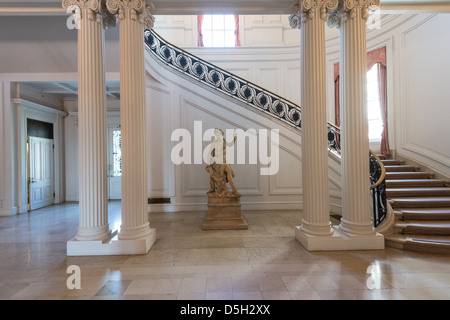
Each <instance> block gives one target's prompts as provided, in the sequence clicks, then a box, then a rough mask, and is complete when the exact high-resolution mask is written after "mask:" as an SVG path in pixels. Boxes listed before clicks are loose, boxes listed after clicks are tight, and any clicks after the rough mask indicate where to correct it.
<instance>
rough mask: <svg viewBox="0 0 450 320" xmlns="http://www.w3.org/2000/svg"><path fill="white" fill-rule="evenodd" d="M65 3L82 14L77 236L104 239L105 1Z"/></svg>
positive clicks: (72, 0)
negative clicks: (102, 14)
mask: <svg viewBox="0 0 450 320" xmlns="http://www.w3.org/2000/svg"><path fill="white" fill-rule="evenodd" d="M63 6H64V7H65V8H68V7H70V6H75V7H74V11H76V13H77V14H78V13H79V14H80V16H79V18H81V20H80V21H79V24H78V153H79V154H78V161H79V162H78V165H79V169H78V170H79V227H78V233H77V235H76V236H75V239H74V240H75V241H96V240H100V241H102V240H105V239H107V238H109V237H111V232H110V229H109V224H108V203H107V171H106V170H107V169H106V156H107V151H106V105H105V102H106V101H105V99H106V93H105V92H106V91H105V90H106V89H105V67H104V66H105V62H104V30H103V24H102V18H101V13H102V4H101V0H92V1H88V2H86V1H81V0H65V1H63ZM75 9H76V10H75ZM78 10H79V11H78ZM68 248H69V247H68ZM68 251H70V250H69V249H68ZM69 254H70V252H69Z"/></svg>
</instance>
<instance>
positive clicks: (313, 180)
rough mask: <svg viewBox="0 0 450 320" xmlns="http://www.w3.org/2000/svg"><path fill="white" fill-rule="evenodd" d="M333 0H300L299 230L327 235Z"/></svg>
mask: <svg viewBox="0 0 450 320" xmlns="http://www.w3.org/2000/svg"><path fill="white" fill-rule="evenodd" d="M337 5H338V1H337V0H328V1H303V0H302V1H300V2H299V9H300V11H299V13H300V15H301V18H300V19H299V20H300V21H299V22H300V23H301V24H300V29H301V105H302V179H303V219H302V225H301V226H300V228H299V230H300V232H303V233H305V234H307V235H315V236H329V235H331V234H332V233H333V230H332V228H331V222H330V208H329V204H330V201H329V191H328V139H327V117H326V70H325V68H326V65H325V21H326V20H327V18H328V15H327V13H328V11H329V10H332V9H336V7H337Z"/></svg>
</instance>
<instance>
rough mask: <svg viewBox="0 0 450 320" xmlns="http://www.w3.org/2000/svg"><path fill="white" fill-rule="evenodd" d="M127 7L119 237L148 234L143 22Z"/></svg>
mask: <svg viewBox="0 0 450 320" xmlns="http://www.w3.org/2000/svg"><path fill="white" fill-rule="evenodd" d="M131 10H133V9H129V8H124V9H123V13H124V18H123V19H121V21H120V97H121V101H120V104H121V105H120V109H121V110H120V121H121V130H122V226H121V231H120V233H119V239H137V238H141V237H145V236H147V235H148V234H149V233H150V231H151V229H150V228H149V220H148V209H147V208H148V194H147V184H148V175H147V143H146V135H147V133H146V112H145V108H146V106H145V66H144V35H143V25H142V23H140V22H139V20H138V19H132V17H131Z"/></svg>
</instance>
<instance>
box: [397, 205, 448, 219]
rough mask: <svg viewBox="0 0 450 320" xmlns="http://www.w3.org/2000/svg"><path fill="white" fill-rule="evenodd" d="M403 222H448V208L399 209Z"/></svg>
mask: <svg viewBox="0 0 450 320" xmlns="http://www.w3.org/2000/svg"><path fill="white" fill-rule="evenodd" d="M398 212H400V214H401V215H402V218H403V220H450V207H449V208H423V209H400V210H398Z"/></svg>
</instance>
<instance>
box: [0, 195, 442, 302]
mask: <svg viewBox="0 0 450 320" xmlns="http://www.w3.org/2000/svg"><path fill="white" fill-rule="evenodd" d="M243 215H244V217H245V218H246V220H247V222H248V224H249V229H248V230H226V231H202V230H201V223H202V220H203V217H204V212H179V213H150V215H149V217H150V225H151V227H152V228H155V229H156V234H157V241H156V243H155V244H154V246H153V247H152V248H151V249H150V251H149V252H148V253H147V254H146V255H136V256H125V255H124V256H96V257H67V256H66V243H67V240H69V239H71V238H72V237H73V236H74V235H75V234H76V232H77V227H78V204H77V203H65V204H61V205H55V206H50V207H47V208H43V209H40V210H36V211H33V212H31V213H25V214H20V215H16V216H12V217H2V218H0V256H1V259H0V299H211V300H218V299H236V300H245V299H252V300H255V299H271V300H272V299H283V300H290V299H302V300H303V299H446V300H447V299H450V256H439V255H434V254H425V253H415V252H408V251H402V250H398V249H393V248H386V250H377V251H334V252H308V251H306V250H305V249H304V248H303V247H302V246H301V245H300V244H299V243H298V242H297V241H296V240H295V238H294V228H295V226H296V225H298V221H300V213H299V212H294V211H276V212H260V211H247V212H243ZM109 223H110V228H111V229H112V230H116V229H118V228H119V227H120V201H112V202H110V203H109ZM70 265H75V266H79V267H80V271H81V274H80V280H81V289H72V290H69V289H68V288H67V284H66V280H67V279H68V277H69V276H70V274H68V273H67V267H68V266H70Z"/></svg>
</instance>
